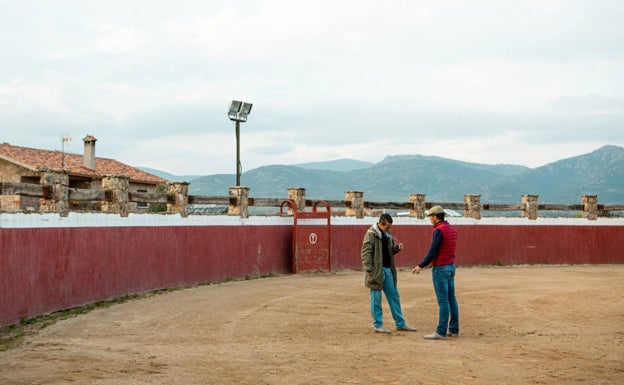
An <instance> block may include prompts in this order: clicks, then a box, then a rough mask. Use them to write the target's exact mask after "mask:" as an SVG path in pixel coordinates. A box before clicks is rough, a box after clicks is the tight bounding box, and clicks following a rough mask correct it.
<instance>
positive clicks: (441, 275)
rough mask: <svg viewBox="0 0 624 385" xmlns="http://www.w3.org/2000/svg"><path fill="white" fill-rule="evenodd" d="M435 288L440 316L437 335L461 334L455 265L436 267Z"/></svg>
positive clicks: (434, 269)
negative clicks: (447, 333) (456, 296)
mask: <svg viewBox="0 0 624 385" xmlns="http://www.w3.org/2000/svg"><path fill="white" fill-rule="evenodd" d="M432 277H433V288H434V290H435V293H436V297H437V299H438V307H439V308H440V315H439V318H438V327H437V328H436V333H438V334H439V335H441V336H446V332H447V330H448V331H449V332H451V333H454V334H458V333H459V305H458V304H457V299H456V298H455V265H444V266H434V267H433V272H432Z"/></svg>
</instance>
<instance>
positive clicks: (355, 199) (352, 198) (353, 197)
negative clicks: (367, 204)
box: [345, 190, 364, 218]
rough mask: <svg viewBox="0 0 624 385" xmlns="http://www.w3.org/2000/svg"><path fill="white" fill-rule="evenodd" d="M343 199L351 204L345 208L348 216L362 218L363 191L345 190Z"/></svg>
mask: <svg viewBox="0 0 624 385" xmlns="http://www.w3.org/2000/svg"><path fill="white" fill-rule="evenodd" d="M345 201H347V202H351V206H350V207H347V208H346V210H345V215H346V216H348V217H353V216H355V217H356V218H364V192H363V191H353V190H350V191H345Z"/></svg>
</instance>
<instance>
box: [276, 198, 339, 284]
mask: <svg viewBox="0 0 624 385" xmlns="http://www.w3.org/2000/svg"><path fill="white" fill-rule="evenodd" d="M319 203H321V204H323V205H324V206H325V211H317V206H318V204H319ZM284 204H288V205H290V208H291V210H292V212H293V218H294V224H293V244H292V272H293V273H295V274H296V273H298V272H302V271H318V270H321V271H330V270H331V208H330V207H329V205H328V204H327V202H325V201H317V202H316V203H314V205H313V206H312V211H297V205H296V203H295V202H294V201H293V200H291V199H287V200H285V201H283V202H282V204H281V206H280V214H281V213H282V210H283V208H284Z"/></svg>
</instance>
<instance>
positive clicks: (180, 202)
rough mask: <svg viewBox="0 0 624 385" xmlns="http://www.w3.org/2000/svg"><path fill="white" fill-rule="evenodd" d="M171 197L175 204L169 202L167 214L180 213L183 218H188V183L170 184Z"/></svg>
mask: <svg viewBox="0 0 624 385" xmlns="http://www.w3.org/2000/svg"><path fill="white" fill-rule="evenodd" d="M167 185H168V186H169V192H168V194H169V196H173V202H171V203H169V202H167V213H180V216H181V217H182V218H186V217H188V186H189V183H188V182H169V183H167Z"/></svg>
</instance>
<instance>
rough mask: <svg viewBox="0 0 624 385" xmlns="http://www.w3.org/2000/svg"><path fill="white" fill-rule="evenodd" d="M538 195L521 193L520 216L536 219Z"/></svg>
mask: <svg viewBox="0 0 624 385" xmlns="http://www.w3.org/2000/svg"><path fill="white" fill-rule="evenodd" d="M538 198H539V195H523V196H522V215H521V216H522V218H527V217H528V218H529V219H530V220H536V219H537V208H538V206H537V205H538V203H537V202H538Z"/></svg>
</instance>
